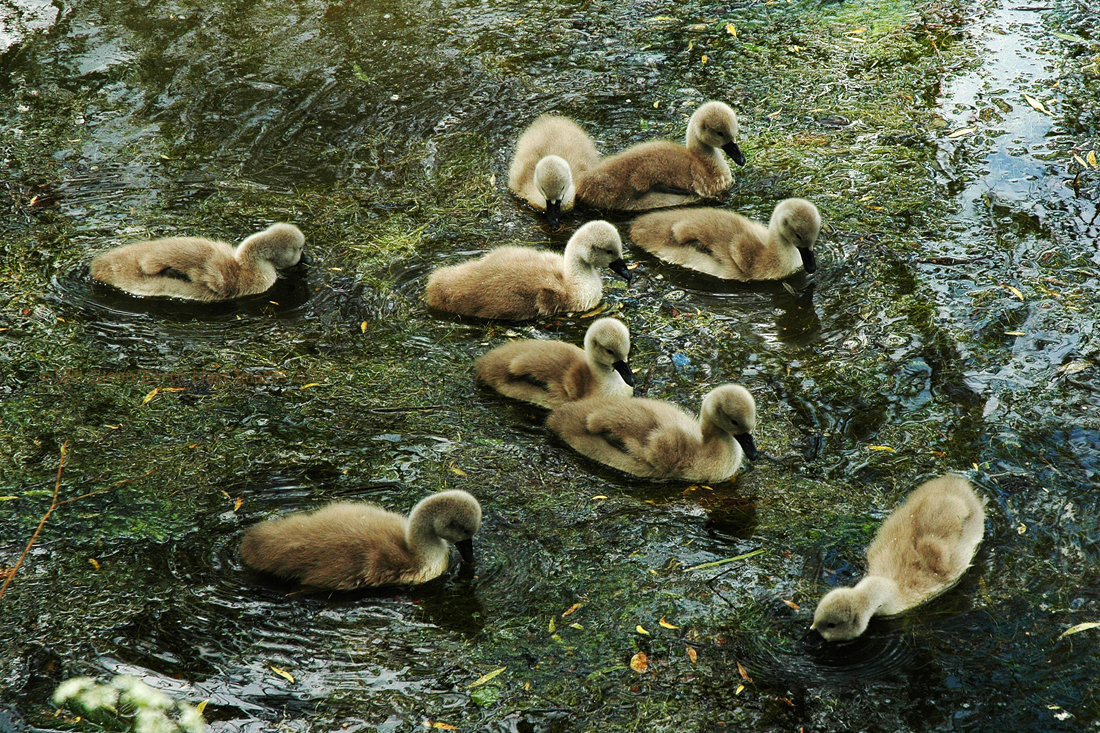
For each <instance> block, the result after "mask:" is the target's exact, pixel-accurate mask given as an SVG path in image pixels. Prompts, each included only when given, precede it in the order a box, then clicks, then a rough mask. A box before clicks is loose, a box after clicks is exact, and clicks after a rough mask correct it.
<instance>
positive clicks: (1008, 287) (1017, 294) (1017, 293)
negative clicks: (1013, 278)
mask: <svg viewBox="0 0 1100 733" xmlns="http://www.w3.org/2000/svg"><path fill="white" fill-rule="evenodd" d="M1001 287H1002V288H1004V289H1005V290H1007V291H1008V292H1010V293H1012V294H1013V295H1015V296H1016V297H1017V298H1019V299H1020V300H1023V299H1024V294H1023V293H1021V292H1020V291H1019V290H1017V289H1016V288H1014V287H1012V286H1011V285H1001Z"/></svg>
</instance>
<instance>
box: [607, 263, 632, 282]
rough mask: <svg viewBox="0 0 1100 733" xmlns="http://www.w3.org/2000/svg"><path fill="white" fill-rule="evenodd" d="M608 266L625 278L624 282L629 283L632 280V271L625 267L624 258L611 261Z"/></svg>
mask: <svg viewBox="0 0 1100 733" xmlns="http://www.w3.org/2000/svg"><path fill="white" fill-rule="evenodd" d="M609 267H611V269H612V270H613V271H614V272H615V274H616V275H618V276H619V277H621V278H622V279H623V280H626V284H627V285H629V284H630V283H631V282H632V281H633V280H634V273H632V272H631V271H630V270H628V269H626V260H624V259H623V258H622V257H620V258H619V259H617V260H615V261H614V262H612V263H611V264H610V265H609Z"/></svg>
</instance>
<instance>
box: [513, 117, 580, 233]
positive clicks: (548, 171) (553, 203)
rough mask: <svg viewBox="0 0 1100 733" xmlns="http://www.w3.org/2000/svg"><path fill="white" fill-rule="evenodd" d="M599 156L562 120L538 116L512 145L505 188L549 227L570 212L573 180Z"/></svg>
mask: <svg viewBox="0 0 1100 733" xmlns="http://www.w3.org/2000/svg"><path fill="white" fill-rule="evenodd" d="M599 159H600V154H599V152H598V151H597V150H596V146H595V145H593V143H592V139H591V138H590V137H588V133H586V132H585V131H584V130H583V129H582V128H581V127H580V126H579V125H578V124H577V123H576V122H574V121H573V120H570V119H568V118H566V117H558V116H556V115H542V116H541V117H539V118H538V119H537V120H535V121H534V122H533V123H531V126H530V127H528V128H527V130H526V131H524V133H523V135H521V136H520V138H519V140H518V141H517V142H516V152H515V156H514V157H513V159H512V165H511V168H510V169H509V171H508V187H509V188H510V189H512V192H513V193H515V194H516V195H517V196H519V197H520V198H522V199H524V200H526V201H527V202H528V203H529V204H531V206H533V207H535V208H536V209H538V210H539V211H545V212H546V218H547V220H548V221H549V223H550V224H551V226H557V225H558V224H559V223H561V212H562V211H570V210H572V208H573V200H574V194H575V185H574V179H575V177H577V176H579V175H580V174H582V173H584V172H585V171H587V170H588V169H589V168H591V167H592V166H593V165H595V164H596V163H597V162H598V161H599Z"/></svg>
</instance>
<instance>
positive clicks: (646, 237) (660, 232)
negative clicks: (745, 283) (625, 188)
mask: <svg viewBox="0 0 1100 733" xmlns="http://www.w3.org/2000/svg"><path fill="white" fill-rule="evenodd" d="M820 230H821V215H820V214H819V213H818V211H817V207H816V206H814V205H813V204H812V203H810V202H809V201H806V200H805V199H786V200H785V201H782V202H780V203H779V205H778V206H776V207H775V211H774V212H773V213H772V218H771V222H770V224H769V226H768V227H767V228H765V227H764V226H763V225H761V224H759V223H757V222H755V221H752V220H751V219H747V218H745V217H744V216H741V215H740V214H736V213H734V212H732V211H725V210H722V209H712V208H699V209H674V210H671V211H656V212H653V213H650V214H646V215H644V216H640V217H638V218H637V219H635V220H634V223H633V225H632V226H631V228H630V237H631V239H633V240H634V243H635V244H637V245H638V246H639V247H641V248H642V249H645V250H647V251H649V252H652V253H653V254H655V255H657V256H658V257H660V258H661V259H662V260H665V261H666V262H672V263H673V264H677V265H682V266H684V267H688V268H691V269H693V270H698V271H699V272H705V273H707V274H708V275H713V276H715V277H720V278H723V279H726V280H777V279H780V278H784V277H787V276H788V275H791V274H793V273H794V272H797V271H798V270H799V269H800V268H803V267H804V268H805V270H806V272H808V273H812V272H814V270H816V269H817V261H816V259H815V257H814V253H813V246H814V243H815V242H816V241H817V236H818V233H819V232H820Z"/></svg>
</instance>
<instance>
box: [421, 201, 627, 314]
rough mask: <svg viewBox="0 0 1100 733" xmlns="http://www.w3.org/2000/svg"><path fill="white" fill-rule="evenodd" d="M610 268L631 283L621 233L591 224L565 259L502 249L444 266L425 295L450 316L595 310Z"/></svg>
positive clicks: (569, 247)
mask: <svg viewBox="0 0 1100 733" xmlns="http://www.w3.org/2000/svg"><path fill="white" fill-rule="evenodd" d="M605 267H610V268H611V269H612V270H614V271H615V272H616V273H617V274H619V275H620V276H622V277H623V278H625V279H626V280H627V281H628V282H629V281H630V273H629V271H628V270H627V269H626V263H625V262H624V261H623V250H622V240H621V239H620V238H619V232H618V231H617V230H616V229H615V227H614V226H613V225H611V224H609V223H608V222H606V221H591V222H588V223H587V224H585V225H584V226H582V227H581V228H580V229H578V230H577V232H576V233H575V234H574V235H573V236H572V238H570V240H569V243H568V244H567V245H566V247H565V254H564V256H563V255H559V254H557V253H554V252H541V251H539V250H534V249H530V248H528V247H499V248H497V249H494V250H492V251H490V252H489V253H488V254H486V255H485V256H483V257H481V258H480V259H477V260H472V261H470V262H465V263H463V264H461V265H453V266H450V267H441V268H439V269H438V270H436V271H435V272H433V273H432V275H431V277H430V278H428V285H427V287H426V289H425V291H424V297H425V300H426V301H427V303H428V305H429V306H430V307H432V308H435V309H436V310H440V311H445V312H447V313H453V314H456V315H461V316H473V317H475V318H494V319H503V320H511V321H522V320H527V319H531V318H538V317H539V316H544V315H552V314H554V313H560V312H562V311H578V310H587V309H589V308H592V307H593V306H595V305H596V304H597V303H599V302H600V298H601V297H602V296H603V282H602V280H601V279H600V270H601V269H603V268H605Z"/></svg>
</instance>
